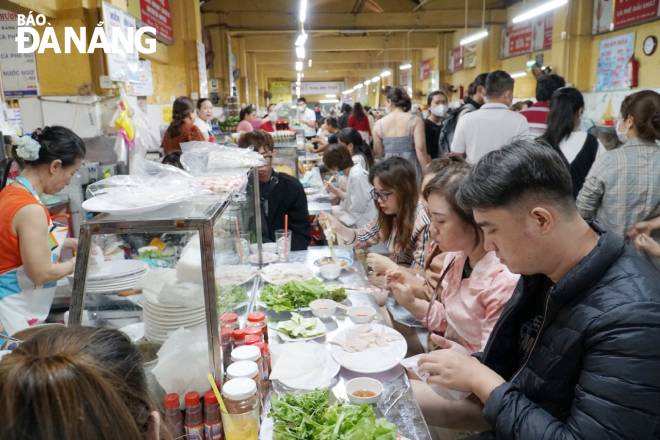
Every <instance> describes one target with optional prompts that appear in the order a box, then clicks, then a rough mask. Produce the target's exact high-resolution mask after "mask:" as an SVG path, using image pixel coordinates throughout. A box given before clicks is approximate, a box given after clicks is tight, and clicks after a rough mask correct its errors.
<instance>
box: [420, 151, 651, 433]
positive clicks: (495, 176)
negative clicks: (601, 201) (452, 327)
mask: <svg viewBox="0 0 660 440" xmlns="http://www.w3.org/2000/svg"><path fill="white" fill-rule="evenodd" d="M458 200H459V203H461V204H462V205H463V206H465V207H469V208H472V209H473V211H474V216H475V219H476V220H477V223H479V225H480V226H481V228H482V230H483V233H484V240H485V247H486V249H487V250H494V251H495V252H496V253H497V255H498V256H499V258H500V259H501V261H502V262H503V263H504V264H506V265H507V266H508V267H509V269H510V270H511V271H512V272H516V273H521V274H522V275H523V276H522V277H521V279H520V282H519V284H518V286H517V288H516V291H515V292H514V294H513V296H512V298H511V300H510V301H509V303H508V304H507V305H506V307H505V309H504V311H503V312H502V315H501V317H500V319H499V321H498V322H497V325H496V326H495V328H494V329H493V332H492V334H491V336H490V339H489V341H488V343H487V345H486V347H485V349H484V351H483V353H477V354H475V355H474V356H472V357H470V356H465V355H462V354H459V353H458V352H455V351H452V350H438V351H436V352H433V353H430V354H428V355H425V356H424V357H423V358H422V360H421V361H420V363H421V366H420V369H421V371H426V372H428V373H430V374H431V377H430V379H429V382H431V383H435V384H439V385H442V386H445V387H448V388H451V389H456V390H462V391H466V392H471V393H473V394H474V396H476V398H478V400H477V399H476V398H475V397H474V396H473V397H472V398H471V399H472V400H470V399H466V401H463V403H462V405H463V406H464V407H465V405H466V403H465V402H474V403H473V405H472V406H473V409H474V411H473V416H475V420H476V419H478V418H479V417H481V420H482V421H483V418H485V421H486V422H487V423H488V425H489V426H490V427H491V430H490V431H488V432H483V433H481V434H478V435H477V436H475V437H474V438H478V439H522V440H527V439H529V440H540V439H598V440H601V439H622V438H627V439H636V440H640V439H658V438H660V343H659V341H660V274H659V273H658V272H656V270H655V269H654V268H653V267H652V266H650V265H649V264H648V263H647V262H646V261H645V260H643V259H642V258H641V257H640V256H639V255H638V254H637V253H636V252H635V250H634V249H632V248H631V247H630V246H628V245H625V244H624V242H623V239H622V238H621V237H619V236H617V235H615V234H614V233H612V232H608V231H607V230H605V229H603V228H602V227H601V226H600V225H598V224H596V223H593V224H589V223H587V222H585V221H584V220H582V218H581V217H580V215H579V214H578V212H577V210H576V208H575V204H574V201H573V192H572V184H571V176H570V172H569V170H568V168H567V167H566V165H565V163H564V161H563V160H562V159H561V157H560V155H559V154H558V153H557V152H555V151H554V150H553V149H551V148H547V147H544V146H542V145H539V144H537V143H536V142H534V141H517V142H514V143H512V144H510V145H507V146H505V147H503V148H502V149H500V150H498V151H493V152H491V153H489V154H488V155H486V156H485V157H483V158H482V159H481V160H480V161H479V162H478V163H477V165H476V166H475V168H474V169H473V171H472V173H471V176H470V177H469V178H468V180H467V181H466V183H465V185H464V186H463V187H462V188H461V190H460V191H459V194H458ZM477 402H478V403H477ZM481 411H483V415H481V414H480V413H481ZM475 425H476V423H473V424H472V425H471V426H475Z"/></svg>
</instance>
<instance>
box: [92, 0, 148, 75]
mask: <svg viewBox="0 0 660 440" xmlns="http://www.w3.org/2000/svg"><path fill="white" fill-rule="evenodd" d="M103 18H104V20H105V21H104V24H103V27H104V28H105V30H106V33H108V34H110V33H112V32H119V33H121V32H128V31H129V30H130V29H135V26H136V23H135V18H133V17H132V16H131V15H129V14H128V13H126V12H124V11H122V10H121V9H119V8H116V7H114V6H111V5H110V4H109V3H107V2H103ZM154 43H155V42H154ZM105 57H106V61H107V64H108V76H109V77H110V79H111V80H113V81H130V82H138V81H139V77H140V58H139V56H138V53H137V51H111V52H106V53H105Z"/></svg>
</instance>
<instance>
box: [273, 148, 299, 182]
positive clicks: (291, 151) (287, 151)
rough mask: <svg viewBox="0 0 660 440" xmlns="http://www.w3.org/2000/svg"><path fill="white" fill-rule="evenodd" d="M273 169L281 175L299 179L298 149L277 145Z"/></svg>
mask: <svg viewBox="0 0 660 440" xmlns="http://www.w3.org/2000/svg"><path fill="white" fill-rule="evenodd" d="M275 152H276V154H275V157H274V158H273V168H274V169H275V171H277V172H279V173H285V174H288V175H289V176H292V177H296V178H297V177H298V175H299V173H298V148H297V147H296V146H295V145H293V146H291V145H288V146H285V145H276V146H275Z"/></svg>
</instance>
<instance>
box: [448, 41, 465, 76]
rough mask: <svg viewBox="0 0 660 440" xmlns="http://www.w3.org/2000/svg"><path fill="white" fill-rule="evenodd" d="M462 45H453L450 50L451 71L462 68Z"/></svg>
mask: <svg viewBox="0 0 660 440" xmlns="http://www.w3.org/2000/svg"><path fill="white" fill-rule="evenodd" d="M464 66H465V64H464V63H463V46H459V47H455V48H453V49H452V50H451V71H452V72H458V71H459V70H463V67H464Z"/></svg>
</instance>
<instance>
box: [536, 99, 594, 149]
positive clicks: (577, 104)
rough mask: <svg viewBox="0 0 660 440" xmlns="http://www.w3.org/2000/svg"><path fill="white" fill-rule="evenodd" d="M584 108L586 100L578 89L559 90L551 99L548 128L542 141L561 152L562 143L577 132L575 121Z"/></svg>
mask: <svg viewBox="0 0 660 440" xmlns="http://www.w3.org/2000/svg"><path fill="white" fill-rule="evenodd" d="M583 108H584V98H583V97H582V93H580V91H579V90H578V89H576V88H573V87H562V88H561V89H557V90H556V91H555V92H554V93H553V94H552V98H551V99H550V113H549V114H548V128H547V129H546V130H545V133H543V135H542V136H541V139H542V140H544V141H545V142H547V143H548V144H549V145H550V146H551V147H552V148H554V149H555V150H557V151H559V144H560V143H561V141H563V140H564V139H566V138H567V137H569V136H570V135H571V133H572V132H573V130H575V120H576V119H577V117H578V113H579V112H580V110H581V109H583Z"/></svg>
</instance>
